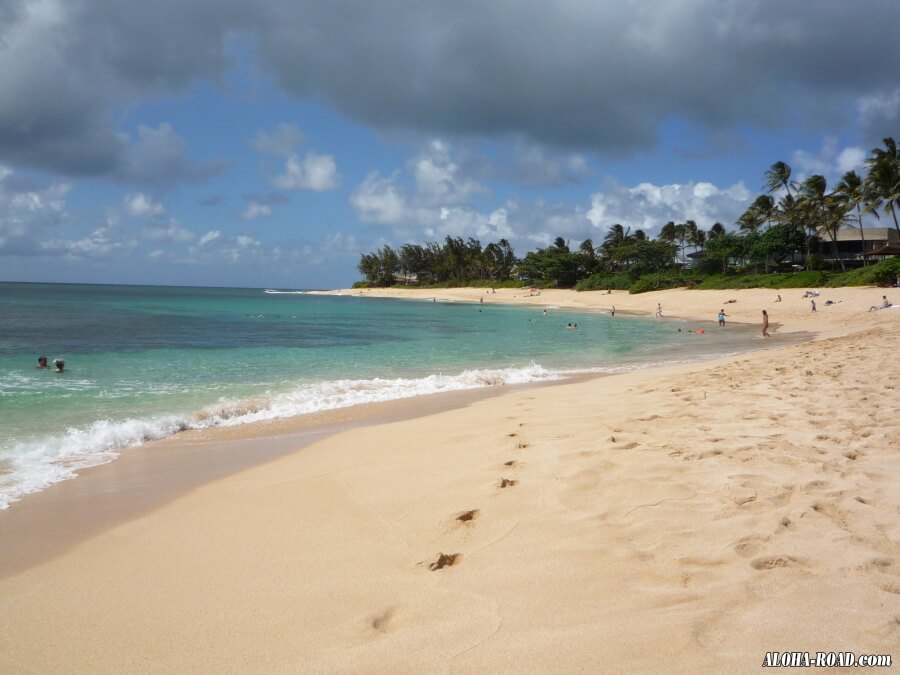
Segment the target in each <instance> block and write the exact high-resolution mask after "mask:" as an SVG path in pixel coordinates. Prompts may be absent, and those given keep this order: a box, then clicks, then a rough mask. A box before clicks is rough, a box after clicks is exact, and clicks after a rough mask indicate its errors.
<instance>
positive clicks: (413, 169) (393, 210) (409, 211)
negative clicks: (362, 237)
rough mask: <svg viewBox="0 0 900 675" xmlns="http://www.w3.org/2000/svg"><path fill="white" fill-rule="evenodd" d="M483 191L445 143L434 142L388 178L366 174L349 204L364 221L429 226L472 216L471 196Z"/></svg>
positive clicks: (375, 174) (372, 173)
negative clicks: (401, 169)
mask: <svg viewBox="0 0 900 675" xmlns="http://www.w3.org/2000/svg"><path fill="white" fill-rule="evenodd" d="M486 192H487V190H486V188H485V187H484V186H483V185H482V184H481V183H479V182H478V181H477V180H475V179H474V178H473V177H471V176H468V175H466V173H465V172H464V171H463V170H462V169H461V166H460V164H459V163H458V162H457V161H455V159H454V157H453V150H452V148H451V147H450V145H449V144H447V143H446V142H444V141H441V140H433V141H431V142H430V143H428V144H427V145H426V146H425V148H424V149H423V150H422V151H421V152H420V153H418V154H417V155H416V156H414V157H413V158H412V159H410V160H409V161H408V162H407V164H406V168H405V171H395V172H393V173H392V174H391V175H389V176H383V175H382V174H381V173H380V172H378V171H373V172H370V173H369V174H368V175H367V176H366V178H365V180H364V181H363V182H362V183H361V184H360V185H358V186H357V187H356V189H355V190H354V191H353V192H352V193H351V195H350V204H351V206H353V208H354V210H355V211H356V213H357V216H358V217H359V218H360V220H362V221H363V222H366V223H377V224H386V225H422V226H425V227H426V228H428V227H430V226H432V225H437V224H439V223H440V222H441V221H444V222H446V221H448V220H454V221H459V220H460V219H469V218H471V217H473V214H474V211H473V210H472V209H471V208H470V207H469V206H468V204H469V202H470V200H471V199H472V197H473V196H475V195H478V194H483V193H486ZM426 231H427V229H426Z"/></svg>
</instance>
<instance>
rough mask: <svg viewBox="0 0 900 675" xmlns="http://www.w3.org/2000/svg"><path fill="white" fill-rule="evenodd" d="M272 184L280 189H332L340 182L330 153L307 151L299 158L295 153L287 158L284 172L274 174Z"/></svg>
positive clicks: (316, 190) (319, 190)
mask: <svg viewBox="0 0 900 675" xmlns="http://www.w3.org/2000/svg"><path fill="white" fill-rule="evenodd" d="M272 182H273V184H274V185H275V186H276V187H278V188H281V189H282V190H312V191H314V192H323V191H325V190H334V189H335V188H336V187H337V186H338V185H339V184H340V182H341V177H340V174H338V172H337V164H335V161H334V157H332V156H331V155H317V154H315V153H314V152H307V153H306V156H305V157H304V158H303V159H302V160H301V159H300V157H299V156H297V155H291V156H290V157H288V158H287V160H286V161H285V165H284V173H282V174H281V175H279V176H276V177H275V179H274V180H273V181H272Z"/></svg>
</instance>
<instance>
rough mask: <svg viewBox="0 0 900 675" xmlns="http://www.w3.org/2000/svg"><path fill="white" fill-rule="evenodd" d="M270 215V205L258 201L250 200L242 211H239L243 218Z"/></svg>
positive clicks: (254, 218)
mask: <svg viewBox="0 0 900 675" xmlns="http://www.w3.org/2000/svg"><path fill="white" fill-rule="evenodd" d="M271 215H272V207H271V206H269V205H268V204H260V203H259V202H254V201H251V202H250V203H249V204H247V208H245V209H244V211H243V213H241V218H243V219H244V220H256V219H257V218H266V217H268V216H271Z"/></svg>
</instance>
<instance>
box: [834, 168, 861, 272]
mask: <svg viewBox="0 0 900 675" xmlns="http://www.w3.org/2000/svg"><path fill="white" fill-rule="evenodd" d="M832 196H833V197H834V198H835V199H839V200H841V201H843V203H844V204H845V205H847V206H848V207H850V208H851V209H854V208H855V209H856V224H857V227H858V228H859V239H860V241H861V242H862V257H863V266H865V265H868V264H869V256H868V255H867V254H866V235H865V232H863V222H862V205H863V204H864V203H865V201H866V191H865V189H864V186H863V180H862V178H860V176H859V174H858V173H856V172H855V171H848V172H847V173H845V174H844V176H843V177H842V178H841V180H840V182H839V183H838V184H837V185H836V186H835V188H834V192H833V193H832Z"/></svg>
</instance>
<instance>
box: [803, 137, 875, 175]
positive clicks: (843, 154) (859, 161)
mask: <svg viewBox="0 0 900 675" xmlns="http://www.w3.org/2000/svg"><path fill="white" fill-rule="evenodd" d="M865 158H866V151H865V150H863V149H862V148H860V147H857V146H849V147H846V148H839V147H838V141H837V139H836V138H834V137H832V136H829V137H826V138H825V140H824V141H823V142H822V147H821V149H820V150H819V152H818V153H817V154H813V153H810V152H806V151H805V150H797V151H796V152H794V154H793V155H792V156H791V162H792V166H793V168H794V170H795V171H794V174H793V176H792V178H794V179H795V180H798V181H802V180H804V179H806V178H808V177H809V176H811V175H813V174H819V175H821V176H825V178H826V180H827V182H828V185H829V186H832V185H833V184H834V183H835V182H836V181H838V180H840V178H841V176H843V175H844V174H845V173H846V172H848V171H850V170H859V169H861V168H862V166H863V163H864V162H865Z"/></svg>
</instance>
